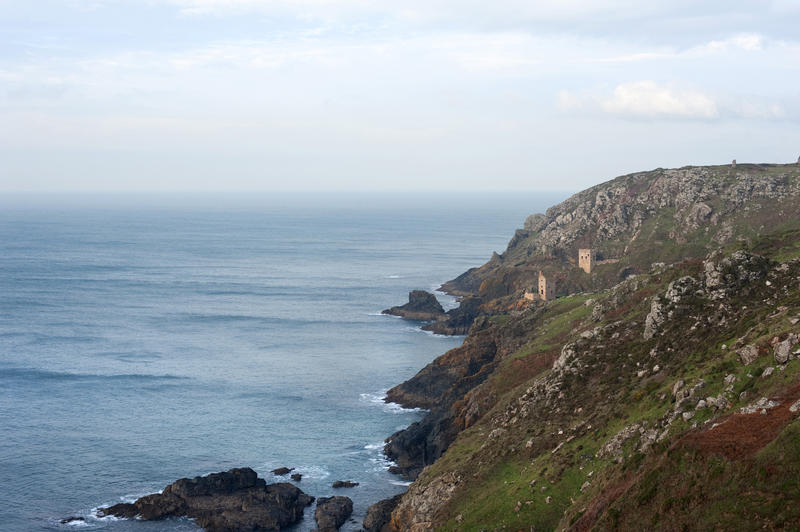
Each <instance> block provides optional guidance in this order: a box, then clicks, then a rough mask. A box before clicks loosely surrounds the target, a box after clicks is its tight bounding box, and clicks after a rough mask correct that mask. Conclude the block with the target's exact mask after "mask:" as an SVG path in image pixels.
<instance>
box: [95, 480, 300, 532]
mask: <svg viewBox="0 0 800 532" xmlns="http://www.w3.org/2000/svg"><path fill="white" fill-rule="evenodd" d="M312 502H314V497H311V496H309V495H306V494H305V493H303V492H302V491H301V490H300V489H298V488H297V487H296V486H293V485H292V484H289V483H279V484H269V485H267V483H266V482H265V481H264V479H261V478H258V476H257V475H256V472H255V471H253V470H252V469H250V468H248V467H245V468H241V469H231V470H230V471H226V472H223V473H213V474H211V475H207V476H205V477H195V478H191V479H189V478H182V479H180V480H177V481H175V482H173V483H172V484H170V485H169V486H167V487H166V488H164V491H163V492H161V493H154V494H152V495H146V496H144V497H142V498H140V499H138V500H137V501H136V502H134V503H132V504H130V503H122V504H115V505H114V506H111V507H109V508H100V509H99V510H98V511H97V515H98V517H104V516H107V515H113V516H116V517H124V518H132V517H139V518H140V519H143V520H146V521H152V520H158V519H164V518H167V517H184V516H185V517H189V518H193V519H195V520H196V523H197V524H198V525H199V526H200V527H202V528H204V529H205V530H209V531H212V532H228V531H231V532H232V531H235V530H243V531H250V530H280V529H281V528H285V527H287V526H289V525H292V524H294V523H296V522H297V521H299V520H300V519H301V518H302V517H303V509H304V508H305V507H306V506H308V505H310V504H311V503H312Z"/></svg>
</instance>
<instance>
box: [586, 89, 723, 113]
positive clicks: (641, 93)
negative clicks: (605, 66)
mask: <svg viewBox="0 0 800 532" xmlns="http://www.w3.org/2000/svg"><path fill="white" fill-rule="evenodd" d="M600 107H601V109H602V110H603V111H605V112H607V113H611V114H618V115H622V116H632V117H646V118H653V117H679V118H700V119H709V118H716V117H717V116H719V110H718V109H717V104H716V102H715V101H714V100H713V99H712V98H710V97H709V96H707V95H706V94H703V93H702V92H700V91H697V90H691V89H679V88H676V87H670V86H662V85H658V84H657V83H655V82H653V81H637V82H633V83H623V84H622V85H618V86H617V87H616V88H615V89H614V93H613V95H612V96H611V97H609V98H604V99H603V100H601V101H600Z"/></svg>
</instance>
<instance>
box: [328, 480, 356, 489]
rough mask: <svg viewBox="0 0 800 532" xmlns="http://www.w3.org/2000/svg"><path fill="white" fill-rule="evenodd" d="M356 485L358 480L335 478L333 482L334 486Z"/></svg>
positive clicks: (352, 486)
mask: <svg viewBox="0 0 800 532" xmlns="http://www.w3.org/2000/svg"><path fill="white" fill-rule="evenodd" d="M356 486H358V482H352V481H350V480H337V481H335V482H334V483H333V487H334V488H355V487H356Z"/></svg>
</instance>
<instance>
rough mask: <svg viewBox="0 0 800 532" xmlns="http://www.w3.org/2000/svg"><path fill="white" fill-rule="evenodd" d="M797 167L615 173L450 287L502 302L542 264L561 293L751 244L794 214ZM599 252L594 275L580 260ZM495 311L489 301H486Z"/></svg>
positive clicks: (539, 217) (528, 225)
mask: <svg viewBox="0 0 800 532" xmlns="http://www.w3.org/2000/svg"><path fill="white" fill-rule="evenodd" d="M798 170H800V168H799V167H798V166H797V165H796V164H792V165H775V164H759V165H756V164H740V165H738V166H737V167H736V168H732V167H731V166H728V165H726V166H700V167H692V166H689V167H684V168H678V169H662V168H659V169H656V170H652V171H648V172H638V173H634V174H629V175H625V176H621V177H617V178H616V179H613V180H611V181H608V182H606V183H603V184H600V185H597V186H594V187H592V188H589V189H587V190H584V191H583V192H580V193H578V194H575V195H574V196H572V197H570V198H569V199H567V200H566V201H564V202H562V203H560V204H558V205H556V206H554V207H551V208H550V209H548V210H547V213H546V214H534V215H531V216H529V217H528V219H527V220H525V224H524V227H523V228H522V229H519V230H517V232H516V233H515V235H514V236H513V238H512V239H511V241H510V242H509V244H508V247H507V249H506V250H505V252H503V253H502V254H500V255H494V256H493V257H492V258H491V260H489V262H487V263H486V264H484V265H483V266H481V267H479V268H474V269H472V270H470V271H468V272H465V273H464V274H463V275H461V276H459V277H458V278H456V279H453V280H452V281H448V282H447V283H445V284H444V285H443V287H442V288H443V289H444V290H446V291H448V292H450V293H453V294H456V295H462V296H465V295H472V296H479V297H481V298H482V299H483V300H484V301H486V302H492V303H494V306H495V307H497V308H499V307H498V306H497V303H498V301H497V300H498V299H500V300H503V299H506V300H508V299H511V300H516V299H518V298H519V297H520V296H521V293H522V292H523V291H524V290H525V289H528V288H530V287H532V286H535V283H536V276H538V272H539V270H544V271H545V273H547V274H549V276H552V277H553V278H554V279H555V280H556V281H557V287H558V288H557V293H559V294H567V293H575V292H580V291H586V290H599V289H604V288H609V287H611V286H613V285H614V284H616V283H618V282H619V281H621V280H622V279H624V278H625V277H627V276H628V275H631V274H637V273H646V272H647V271H648V270H649V268H650V265H651V264H652V263H653V262H665V263H672V262H676V261H680V260H685V259H687V258H693V257H694V258H701V257H703V256H705V255H706V254H707V253H708V252H709V251H711V250H713V249H716V248H718V247H720V246H725V245H727V244H730V243H732V242H736V241H744V242H750V243H752V242H754V241H755V240H756V239H758V238H760V236H761V235H763V234H766V233H771V232H774V231H775V230H776V229H777V228H778V227H777V226H780V225H781V224H784V223H786V221H787V219H791V218H793V217H794V216H796V210H797V204H796V203H795V202H796V201H797V198H798V196H800V183H798V180H797V175H798ZM580 248H592V249H594V250H595V251H596V252H597V256H598V260H599V264H598V265H597V267H596V268H595V270H594V271H593V272H592V274H591V275H587V274H585V273H584V272H583V271H582V270H579V269H578V268H576V267H575V266H577V257H578V249H580ZM489 308H490V309H491V308H492V305H489Z"/></svg>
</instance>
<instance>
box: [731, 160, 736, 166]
mask: <svg viewBox="0 0 800 532" xmlns="http://www.w3.org/2000/svg"><path fill="white" fill-rule="evenodd" d="M731 167H732V168H736V159H734V160H733V162H732V163H731Z"/></svg>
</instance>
